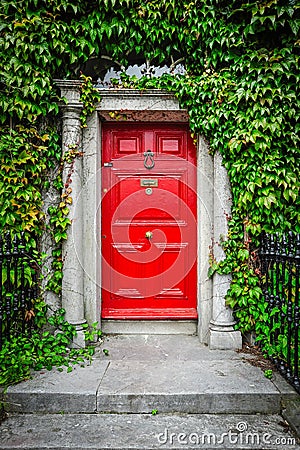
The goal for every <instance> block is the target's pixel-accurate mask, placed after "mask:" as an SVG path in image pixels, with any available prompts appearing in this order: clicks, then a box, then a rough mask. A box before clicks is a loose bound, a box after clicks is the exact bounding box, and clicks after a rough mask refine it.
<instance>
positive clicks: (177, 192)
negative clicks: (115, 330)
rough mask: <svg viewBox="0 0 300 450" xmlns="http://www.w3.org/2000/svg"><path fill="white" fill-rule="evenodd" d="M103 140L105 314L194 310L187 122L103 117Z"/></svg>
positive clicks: (192, 173) (191, 151) (192, 153)
mask: <svg viewBox="0 0 300 450" xmlns="http://www.w3.org/2000/svg"><path fill="white" fill-rule="evenodd" d="M102 148H103V154H102V156H103V169H102V317H103V318H123V319H125V318H132V319H139V318H143V319H147V318H148V319H154V318H157V319H164V318H165V319H167V318H173V319H176V318H178V319H184V318H186V319H188V318H196V317H197V309H196V292H197V287H196V280H197V276H196V259H197V239H196V229H197V227H196V203H197V202H196V150H195V146H194V143H193V141H192V139H191V137H190V133H189V130H188V127H187V126H186V125H185V124H153V123H151V124H142V123H138V124H136V123H120V124H118V123H106V124H104V125H103V134H102ZM147 150H150V151H151V152H153V160H154V167H153V168H151V169H148V168H146V167H145V165H144V162H145V156H144V152H146V151H147ZM148 162H149V160H148Z"/></svg>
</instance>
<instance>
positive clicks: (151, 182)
mask: <svg viewBox="0 0 300 450" xmlns="http://www.w3.org/2000/svg"><path fill="white" fill-rule="evenodd" d="M141 186H144V187H148V186H151V187H158V178H141Z"/></svg>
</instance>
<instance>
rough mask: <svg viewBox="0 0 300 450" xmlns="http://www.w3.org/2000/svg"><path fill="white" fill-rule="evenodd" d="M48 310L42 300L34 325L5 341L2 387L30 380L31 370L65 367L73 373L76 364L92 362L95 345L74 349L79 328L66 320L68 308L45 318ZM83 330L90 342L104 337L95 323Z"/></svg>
mask: <svg viewBox="0 0 300 450" xmlns="http://www.w3.org/2000/svg"><path fill="white" fill-rule="evenodd" d="M46 310H47V306H46V305H44V304H43V303H40V304H39V306H38V308H37V310H36V320H35V327H34V328H33V329H32V330H31V331H27V332H25V333H18V334H16V335H14V336H12V337H11V339H9V340H6V341H4V345H3V347H2V349H1V352H0V386H3V387H7V386H9V385H12V384H15V383H18V382H20V381H22V380H24V379H28V378H30V376H31V375H32V371H39V370H42V369H47V370H51V369H52V368H53V367H56V368H57V369H58V370H59V371H63V370H64V368H65V369H66V370H67V372H71V371H72V370H73V366H74V365H78V364H79V365H82V366H83V365H85V364H86V363H88V362H89V361H91V359H92V356H93V354H94V352H95V347H94V346H93V345H87V347H85V348H74V346H73V344H72V340H73V338H74V337H75V336H76V329H75V327H74V326H73V325H71V324H69V323H68V322H67V321H66V320H65V319H64V314H65V311H64V310H63V309H59V310H58V311H55V312H54V313H53V314H52V315H51V316H50V317H48V319H45V317H46V316H47V313H46ZM53 331H55V333H54V332H53ZM84 332H85V338H86V340H87V341H93V340H94V338H95V337H98V338H99V337H100V336H101V332H100V331H99V330H96V324H94V325H93V327H92V329H91V330H89V329H88V325H86V326H85V329H84Z"/></svg>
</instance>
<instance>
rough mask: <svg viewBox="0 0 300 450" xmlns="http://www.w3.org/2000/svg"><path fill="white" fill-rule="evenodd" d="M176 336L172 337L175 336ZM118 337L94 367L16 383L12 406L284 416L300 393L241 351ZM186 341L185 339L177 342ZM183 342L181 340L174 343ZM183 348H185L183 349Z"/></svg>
mask: <svg viewBox="0 0 300 450" xmlns="http://www.w3.org/2000/svg"><path fill="white" fill-rule="evenodd" d="M173 339H174V340H173ZM173 339H171V337H170V336H168V337H164V336H160V337H158V336H157V337H154V336H151V337H148V338H147V339H145V337H142V336H140V337H137V336H135V337H131V338H128V337H127V338H125V337H115V338H113V339H111V340H107V341H106V342H105V343H104V346H105V347H107V350H108V352H109V355H108V356H105V355H104V353H103V352H102V348H103V347H100V348H99V349H98V352H97V355H96V358H95V360H94V361H93V362H92V364H91V365H90V366H87V367H84V368H81V367H75V368H74V370H73V372H72V373H66V372H64V373H60V372H58V371H56V370H53V371H51V372H47V371H43V372H40V373H38V374H35V376H34V377H33V379H31V380H28V381H25V382H23V383H20V384H18V385H16V386H12V387H10V388H9V389H8V392H7V394H6V395H5V400H6V402H7V409H8V410H9V411H10V412H22V413H59V412H63V413H95V412H98V413H128V414H147V413H151V411H152V410H153V409H156V410H158V411H159V412H160V413H183V414H219V413H221V414H255V413H259V414H279V413H281V411H282V409H283V405H284V403H286V402H287V401H290V400H293V399H297V398H299V396H298V394H296V392H295V391H294V389H293V388H292V387H291V386H289V385H288V383H286V382H285V380H283V379H282V378H281V377H280V376H279V375H275V377H274V378H273V379H272V380H269V379H267V378H266V377H264V374H263V372H262V370H261V369H260V368H259V367H255V366H253V365H252V364H250V363H249V358H248V357H246V356H243V355H242V354H240V353H236V352H227V351H226V352H217V351H209V350H208V349H207V348H206V347H201V346H200V345H199V343H198V342H197V338H195V337H192V336H180V339H179V340H178V337H176V336H174V337H173ZM179 341H180V343H179ZM176 343H177V344H176ZM184 345H185V347H184Z"/></svg>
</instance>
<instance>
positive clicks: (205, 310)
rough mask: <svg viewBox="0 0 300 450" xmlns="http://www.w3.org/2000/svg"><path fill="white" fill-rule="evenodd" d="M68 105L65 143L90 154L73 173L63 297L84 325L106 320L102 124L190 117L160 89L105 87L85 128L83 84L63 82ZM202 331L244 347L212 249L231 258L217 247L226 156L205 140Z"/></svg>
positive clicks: (219, 342)
mask: <svg viewBox="0 0 300 450" xmlns="http://www.w3.org/2000/svg"><path fill="white" fill-rule="evenodd" d="M57 85H58V87H59V88H60V89H61V95H62V97H65V98H66V99H67V102H68V103H67V105H66V106H63V147H64V149H65V150H66V149H67V148H68V146H69V145H70V144H74V143H78V140H80V147H81V150H82V152H83V158H81V159H77V160H76V163H75V166H74V173H73V184H72V189H73V194H74V192H75V196H76V198H73V201H74V203H73V205H72V207H71V208H70V218H71V220H72V227H71V229H70V232H69V239H68V241H67V243H66V244H65V247H64V249H63V251H64V258H65V265H64V278H63V293H62V302H63V307H64V308H65V309H66V318H67V320H69V321H70V322H71V323H74V324H75V325H76V326H77V329H78V331H79V333H78V336H79V338H78V339H79V340H80V333H81V325H82V324H83V323H85V322H86V321H87V322H88V323H93V322H96V321H99V319H100V309H101V299H100V292H101V289H100V284H101V280H100V277H99V273H100V272H101V271H100V267H99V264H100V263H99V252H100V251H101V243H100V241H99V236H100V235H101V230H100V229H99V224H100V220H99V214H101V211H100V208H101V202H100V195H99V192H100V188H101V177H100V172H101V153H100V152H99V148H101V123H102V121H104V120H106V121H109V120H129V121H143V122H151V121H156V122H157V121H166V122H188V114H187V112H186V111H185V110H182V109H180V106H179V103H178V101H177V100H176V99H175V97H174V96H173V95H171V94H170V93H167V92H164V91H159V90H147V91H136V90H130V89H128V90H126V89H116V90H114V89H108V90H104V89H101V91H100V92H101V97H102V100H101V102H100V103H99V104H98V105H97V108H96V111H95V113H94V114H93V115H92V116H91V117H90V118H89V119H88V123H87V128H85V129H84V130H83V131H82V130H81V128H80V110H81V108H82V104H81V103H80V90H79V86H80V82H79V81H60V80H57ZM197 141H198V143H197V153H198V154H197V158H198V181H197V190H198V194H197V195H198V283H197V286H198V288H197V290H198V292H197V294H198V310H199V321H198V327H197V329H198V336H199V339H200V342H202V343H205V344H209V346H210V347H211V348H219V349H233V348H238V347H240V346H241V335H240V332H238V331H235V330H234V325H235V322H234V320H233V317H232V312H231V310H230V309H229V308H228V307H227V306H226V305H225V295H226V292H227V290H228V288H229V285H230V280H231V278H230V276H228V275H219V274H214V276H213V278H209V277H208V275H207V273H208V268H209V254H210V252H211V251H212V246H213V250H214V256H215V258H216V259H217V260H221V259H222V258H223V257H224V254H223V251H222V249H221V247H220V246H219V245H217V243H218V241H219V238H220V236H221V235H223V236H226V234H227V220H226V214H229V213H230V186H229V182H228V178H227V174H226V170H225V168H224V167H223V166H222V158H221V155H220V154H219V153H216V154H215V156H214V157H212V156H211V155H209V152H208V148H207V146H206V144H205V142H204V140H203V139H201V138H200V137H199V138H198V140H197Z"/></svg>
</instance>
